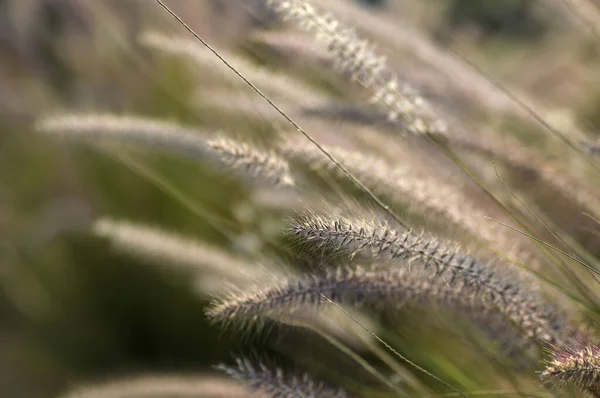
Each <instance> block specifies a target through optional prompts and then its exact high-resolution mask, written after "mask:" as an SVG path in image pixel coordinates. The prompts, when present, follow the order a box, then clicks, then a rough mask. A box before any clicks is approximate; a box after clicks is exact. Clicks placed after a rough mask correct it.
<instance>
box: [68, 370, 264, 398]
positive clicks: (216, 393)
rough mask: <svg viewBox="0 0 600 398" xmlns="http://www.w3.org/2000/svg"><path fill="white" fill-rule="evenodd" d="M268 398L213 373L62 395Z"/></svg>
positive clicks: (91, 397)
mask: <svg viewBox="0 0 600 398" xmlns="http://www.w3.org/2000/svg"><path fill="white" fill-rule="evenodd" d="M165 397H169V398H267V397H268V395H266V394H262V393H260V392H249V391H248V389H247V388H246V387H245V386H244V385H242V384H240V383H238V382H236V381H234V380H231V379H226V378H221V377H216V376H204V377H203V376H165V375H147V376H137V377H134V378H131V379H123V380H117V381H110V382H106V383H96V384H90V385H86V386H80V387H76V388H73V389H71V391H69V392H67V393H66V394H63V395H61V398H165Z"/></svg>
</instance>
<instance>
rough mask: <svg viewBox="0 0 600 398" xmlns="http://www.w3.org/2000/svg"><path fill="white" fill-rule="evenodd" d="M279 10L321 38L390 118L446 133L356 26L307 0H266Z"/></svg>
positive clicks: (426, 130)
mask: <svg viewBox="0 0 600 398" xmlns="http://www.w3.org/2000/svg"><path fill="white" fill-rule="evenodd" d="M265 1H266V3H267V4H268V5H270V6H271V7H273V9H275V10H276V11H278V12H280V13H281V14H283V15H285V16H286V17H288V18H290V19H293V20H295V21H297V22H298V23H299V25H300V26H301V27H302V28H304V29H305V30H306V31H308V32H312V33H314V34H315V36H316V38H317V40H319V41H322V42H323V43H324V44H325V46H326V47H327V50H328V51H329V53H330V55H331V57H332V58H333V60H334V61H335V63H336V66H337V68H338V69H339V70H340V71H342V72H344V73H347V74H349V75H350V76H351V78H352V79H353V80H356V81H359V82H360V83H361V84H362V85H363V86H365V87H366V88H367V89H368V90H369V91H370V92H372V93H373V99H372V100H373V102H377V103H379V104H381V105H383V106H384V107H385V110H386V112H388V116H389V118H390V119H391V120H396V119H402V120H403V121H404V123H405V125H406V127H407V128H408V130H409V131H410V132H412V133H419V134H425V133H445V130H446V127H445V125H444V123H442V121H441V120H439V119H438V118H437V117H436V116H435V115H434V113H433V112H432V111H431V110H430V109H429V106H428V105H427V104H426V103H425V100H424V99H423V98H422V97H421V96H420V95H419V94H418V92H417V91H416V90H415V89H413V88H412V87H411V86H409V85H408V84H402V83H399V82H398V79H397V78H396V77H395V76H393V74H392V73H391V72H389V71H388V70H387V67H386V62H385V59H384V58H383V57H381V56H379V55H377V53H376V52H375V50H374V47H373V46H372V44H371V43H369V42H368V41H367V40H364V39H361V38H360V37H359V36H358V35H357V34H356V32H355V31H354V30H353V29H350V28H347V27H345V26H343V25H342V24H341V23H340V22H339V21H337V20H336V19H334V18H332V17H331V16H328V15H322V14H320V13H319V12H318V11H317V10H316V9H315V8H314V7H313V6H312V5H311V4H310V3H309V2H307V1H304V0H265Z"/></svg>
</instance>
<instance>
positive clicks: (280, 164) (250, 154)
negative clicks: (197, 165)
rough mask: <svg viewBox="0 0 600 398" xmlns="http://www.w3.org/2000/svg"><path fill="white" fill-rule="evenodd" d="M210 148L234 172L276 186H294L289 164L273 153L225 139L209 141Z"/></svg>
mask: <svg viewBox="0 0 600 398" xmlns="http://www.w3.org/2000/svg"><path fill="white" fill-rule="evenodd" d="M208 146H210V147H211V148H212V149H214V150H215V151H216V152H217V153H219V154H220V155H221V160H222V161H223V162H225V163H226V164H228V165H229V166H230V167H231V168H232V169H233V170H240V171H242V172H245V173H248V174H251V175H252V176H254V177H255V178H265V179H267V180H269V181H272V182H273V183H274V184H275V185H290V186H292V185H294V179H293V178H292V176H291V175H290V174H289V165H288V163H287V162H286V161H285V160H283V159H282V158H281V157H279V156H278V155H277V154H276V153H275V152H273V151H268V152H262V151H258V150H256V149H255V148H252V147H251V146H250V145H249V144H247V143H245V142H238V141H235V140H232V139H228V138H225V137H221V138H217V139H213V140H210V141H208Z"/></svg>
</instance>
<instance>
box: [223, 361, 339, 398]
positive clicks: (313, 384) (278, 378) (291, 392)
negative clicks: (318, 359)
mask: <svg viewBox="0 0 600 398" xmlns="http://www.w3.org/2000/svg"><path fill="white" fill-rule="evenodd" d="M236 363H237V366H236V367H231V366H228V365H224V364H220V365H218V366H217V369H219V370H221V371H223V372H225V373H226V374H227V375H229V376H230V377H232V378H234V379H237V380H240V381H242V382H244V383H245V384H246V385H247V386H248V388H249V389H250V390H251V391H264V392H266V393H268V394H269V396H271V397H273V398H317V397H318V398H349V397H350V395H349V394H348V393H347V392H345V391H344V390H341V389H337V388H334V387H331V386H328V385H326V384H325V383H322V382H317V381H314V380H313V379H312V378H311V376H309V374H308V373H303V374H302V375H295V374H290V373H288V372H286V371H284V370H283V369H282V368H280V367H276V366H269V365H266V364H265V363H264V362H260V361H257V362H256V363H255V362H254V361H251V360H249V359H247V358H236Z"/></svg>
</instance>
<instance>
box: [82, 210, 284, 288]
mask: <svg viewBox="0 0 600 398" xmlns="http://www.w3.org/2000/svg"><path fill="white" fill-rule="evenodd" d="M92 232H93V233H94V234H95V235H97V236H99V237H102V238H106V239H108V240H109V241H110V242H111V244H112V245H113V246H114V247H115V248H117V249H118V250H120V251H123V252H125V253H128V254H130V255H133V256H136V257H140V258H142V259H143V260H145V261H149V262H152V263H154V264H158V265H160V266H162V267H167V268H179V269H181V268H182V269H184V270H186V271H187V272H190V273H192V274H193V275H195V276H196V277H197V278H200V279H203V278H206V277H210V276H212V278H210V280H211V281H213V282H214V281H216V280H219V281H221V283H219V284H214V283H213V284H212V285H208V284H202V286H204V287H210V288H211V289H212V290H210V291H204V292H203V293H204V294H216V293H219V292H223V290H224V289H225V287H226V285H225V284H224V283H227V284H233V285H245V284H247V283H250V282H258V281H264V280H267V279H269V278H270V277H271V274H272V272H273V270H271V269H269V268H265V267H259V266H254V265H252V264H250V263H249V262H247V261H245V260H243V259H242V258H239V257H236V256H234V255H232V254H231V253H230V252H228V251H225V250H223V249H220V248H217V247H214V246H210V245H207V244H206V243H203V242H201V241H198V240H195V239H191V238H189V237H187V236H182V235H179V234H176V233H173V232H168V231H165V230H162V229H158V228H154V227H151V226H148V225H143V224H138V223H133V222H131V221H124V220H115V219H111V218H106V217H105V218H101V219H98V220H97V221H96V222H95V223H94V224H93V226H92ZM215 278H216V279H215Z"/></svg>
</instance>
